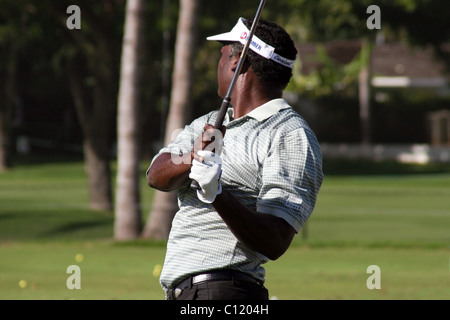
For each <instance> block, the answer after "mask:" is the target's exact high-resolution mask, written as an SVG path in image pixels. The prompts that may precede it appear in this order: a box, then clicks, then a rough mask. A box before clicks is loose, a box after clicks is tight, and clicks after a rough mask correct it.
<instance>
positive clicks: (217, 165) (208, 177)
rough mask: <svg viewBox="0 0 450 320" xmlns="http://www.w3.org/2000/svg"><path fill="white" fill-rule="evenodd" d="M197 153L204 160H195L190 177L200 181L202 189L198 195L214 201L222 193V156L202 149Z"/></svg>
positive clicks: (198, 191) (204, 199)
mask: <svg viewBox="0 0 450 320" xmlns="http://www.w3.org/2000/svg"><path fill="white" fill-rule="evenodd" d="M197 155H199V156H200V157H202V158H203V159H204V160H203V162H200V161H197V160H195V159H194V160H193V162H192V167H191V173H190V174H189V178H191V179H192V180H195V181H197V182H198V185H199V186H200V189H199V190H197V197H198V198H199V199H200V200H201V201H202V202H205V203H212V202H213V201H214V200H215V199H216V196H217V195H218V194H220V193H222V184H221V183H220V176H221V175H222V158H221V157H220V156H219V155H218V154H217V153H214V152H211V151H205V150H200V151H198V152H197Z"/></svg>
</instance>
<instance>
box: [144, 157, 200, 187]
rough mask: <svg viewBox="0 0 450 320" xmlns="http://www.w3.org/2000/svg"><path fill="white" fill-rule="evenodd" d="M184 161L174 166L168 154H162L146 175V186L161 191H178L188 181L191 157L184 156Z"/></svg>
mask: <svg viewBox="0 0 450 320" xmlns="http://www.w3.org/2000/svg"><path fill="white" fill-rule="evenodd" d="M185 157H186V158H185V159H183V161H182V162H181V163H179V164H175V163H174V162H173V160H172V155H171V154H170V153H163V154H161V155H160V156H159V157H158V158H156V159H155V161H154V162H153V164H152V165H151V167H150V169H149V171H148V173H147V184H148V185H149V186H150V187H152V188H155V189H158V190H161V191H172V190H176V189H178V188H179V187H180V186H181V185H183V184H184V183H185V182H186V180H188V179H189V172H190V169H191V162H192V156H191V154H186V155H185Z"/></svg>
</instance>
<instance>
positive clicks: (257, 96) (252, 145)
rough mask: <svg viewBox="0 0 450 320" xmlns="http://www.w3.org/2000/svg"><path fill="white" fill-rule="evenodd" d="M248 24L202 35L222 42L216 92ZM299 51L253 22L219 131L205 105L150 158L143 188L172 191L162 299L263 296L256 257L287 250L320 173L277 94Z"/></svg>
mask: <svg viewBox="0 0 450 320" xmlns="http://www.w3.org/2000/svg"><path fill="white" fill-rule="evenodd" d="M250 27H251V21H248V20H245V19H243V18H240V19H239V20H238V22H237V24H236V25H235V26H234V28H233V29H232V30H231V31H230V32H227V33H223V34H219V35H216V36H212V37H209V38H207V39H208V40H214V41H218V42H220V43H221V44H222V45H223V46H222V49H221V53H222V57H221V58H220V61H219V63H218V69H217V77H218V95H219V96H220V97H222V98H223V97H224V96H225V95H226V91H227V88H228V86H229V84H230V81H231V79H232V78H233V74H234V71H235V69H236V66H237V64H238V60H239V57H240V54H241V51H242V49H243V44H244V43H245V38H246V36H247V35H248V34H249V29H250ZM296 55H297V50H296V48H295V46H294V43H293V41H292V39H291V38H290V36H289V35H288V34H287V33H286V31H285V30H284V29H283V28H281V27H280V26H278V25H277V24H275V23H272V22H268V21H264V20H260V22H259V25H258V27H257V29H256V33H255V34H254V36H253V38H252V42H251V45H250V50H249V52H248V56H247V59H246V60H245V61H246V62H245V65H243V67H242V70H241V74H240V75H239V77H238V79H237V81H236V84H235V89H234V94H233V96H232V99H231V104H230V105H231V106H232V107H231V108H229V110H228V112H227V114H226V117H225V121H224V126H223V127H222V128H221V130H220V131H219V130H215V129H214V127H213V126H212V125H211V123H214V122H215V119H216V117H217V114H218V111H212V112H210V113H208V114H206V115H204V116H202V117H200V118H198V119H196V120H194V121H193V122H192V123H191V124H190V125H187V126H186V127H185V128H184V130H183V131H181V132H180V133H179V134H178V136H177V137H176V138H175V140H174V141H173V142H172V143H170V144H169V145H168V146H167V147H165V148H163V149H161V150H160V152H159V153H158V154H157V155H156V156H155V157H154V158H153V160H152V163H151V165H150V167H149V169H148V170H147V181H148V184H149V186H150V187H153V188H156V189H158V190H162V191H170V190H178V204H179V211H178V212H177V213H176V215H175V217H174V220H173V222H172V229H171V231H170V235H169V240H168V243H167V252H166V257H165V262H164V266H163V269H162V272H161V278H160V282H161V286H162V288H163V289H164V291H165V293H166V299H169V300H171V299H179V300H182V299H184V300H223V299H231V300H238V299H239V300H240V299H260V300H265V299H268V291H267V289H266V288H265V287H264V281H265V269H264V268H263V264H264V263H266V262H268V261H269V260H276V259H277V258H279V257H280V256H281V255H283V253H284V252H285V251H286V250H287V249H288V247H289V246H290V244H291V241H292V238H293V237H294V235H295V234H296V233H298V232H299V231H300V229H301V228H302V226H304V224H305V223H306V221H307V219H308V218H309V216H310V215H311V213H312V212H313V209H314V206H315V203H316V198H317V194H318V192H319V189H320V186H321V184H322V180H323V173H322V155H321V151H320V146H319V143H318V141H317V139H316V137H315V135H314V133H313V131H312V130H311V129H310V127H309V126H308V124H307V123H306V122H305V120H304V119H303V118H302V117H301V116H300V115H299V114H298V113H297V112H296V111H294V110H293V109H292V107H291V106H289V104H288V103H287V102H286V101H285V100H284V99H283V98H282V92H283V90H284V89H285V88H286V86H287V84H288V82H289V81H290V79H291V77H292V68H293V65H294V61H295V59H296ZM222 136H223V137H222ZM192 180H195V181H197V183H198V185H199V187H200V188H199V189H194V188H192V187H191V183H192Z"/></svg>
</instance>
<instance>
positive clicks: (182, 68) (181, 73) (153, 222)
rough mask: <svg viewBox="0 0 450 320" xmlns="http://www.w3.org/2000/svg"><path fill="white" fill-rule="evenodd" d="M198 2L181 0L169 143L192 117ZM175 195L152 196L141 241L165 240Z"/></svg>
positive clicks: (174, 203) (197, 0) (174, 209)
mask: <svg viewBox="0 0 450 320" xmlns="http://www.w3.org/2000/svg"><path fill="white" fill-rule="evenodd" d="M198 9H199V0H181V1H180V10H179V20H178V26H177V39H176V43H175V65H174V72H173V75H172V83H173V86H172V93H171V99H170V100H171V101H170V109H169V115H168V118H167V123H166V131H165V141H164V144H165V145H167V144H168V143H169V142H170V138H171V135H172V133H173V132H174V131H175V130H177V129H179V128H182V127H184V125H185V124H186V122H187V119H188V116H189V115H190V114H191V101H192V82H193V74H194V66H193V63H192V62H193V61H194V56H195V49H196V41H197V30H196V29H197V19H198ZM177 208H178V207H177V198H176V192H174V191H172V192H168V193H164V192H161V191H157V192H155V196H154V199H153V206H152V210H151V212H150V215H149V218H148V220H147V224H146V226H145V229H144V232H143V237H145V238H154V239H167V237H168V235H169V231H170V227H171V223H172V219H173V217H174V215H175V213H176V210H177Z"/></svg>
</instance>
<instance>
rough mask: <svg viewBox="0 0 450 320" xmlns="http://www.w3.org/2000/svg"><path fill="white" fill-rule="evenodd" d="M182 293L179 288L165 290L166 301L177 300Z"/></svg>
mask: <svg viewBox="0 0 450 320" xmlns="http://www.w3.org/2000/svg"><path fill="white" fill-rule="evenodd" d="M182 292H183V289H180V288H175V289H172V288H170V289H167V291H166V300H177V299H178V297H179V296H180V295H181V293H182Z"/></svg>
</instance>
